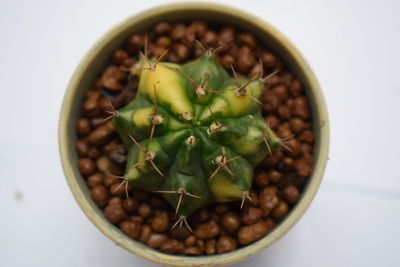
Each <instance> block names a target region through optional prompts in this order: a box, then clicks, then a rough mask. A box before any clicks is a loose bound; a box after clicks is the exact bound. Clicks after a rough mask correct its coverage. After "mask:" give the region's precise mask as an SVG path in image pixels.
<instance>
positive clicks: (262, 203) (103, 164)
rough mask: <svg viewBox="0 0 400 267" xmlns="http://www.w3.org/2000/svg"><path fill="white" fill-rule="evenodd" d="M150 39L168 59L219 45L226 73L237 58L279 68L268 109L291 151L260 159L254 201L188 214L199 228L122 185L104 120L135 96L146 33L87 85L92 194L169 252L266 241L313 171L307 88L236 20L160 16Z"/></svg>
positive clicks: (117, 153) (241, 67)
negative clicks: (179, 222)
mask: <svg viewBox="0 0 400 267" xmlns="http://www.w3.org/2000/svg"><path fill="white" fill-rule="evenodd" d="M148 38H149V56H150V57H154V56H159V55H161V54H162V53H163V52H164V51H165V50H166V49H168V48H169V49H170V52H169V53H168V55H167V57H166V60H167V61H174V62H181V63H182V62H185V61H188V60H191V59H193V58H196V57H197V56H199V55H201V53H203V52H202V50H201V49H200V48H199V47H198V46H197V45H196V44H195V42H194V40H199V41H200V42H202V43H203V44H204V45H206V46H209V47H214V48H216V47H218V46H221V47H222V48H221V50H220V52H219V53H218V55H217V56H218V58H219V61H220V62H221V64H222V65H223V66H224V67H225V68H226V69H227V70H228V71H230V68H231V65H233V66H234V67H235V69H236V70H237V71H238V72H239V74H241V75H243V76H245V77H252V76H254V75H255V74H258V73H259V72H260V70H261V66H260V65H259V64H258V62H259V59H260V60H261V62H262V64H263V69H262V71H263V72H264V75H268V74H269V73H272V72H273V71H275V70H278V69H279V70H280V72H279V73H278V74H276V75H275V76H272V77H271V78H270V79H268V80H267V81H266V90H265V93H264V96H263V97H262V102H263V106H262V111H263V116H264V117H265V120H266V122H267V123H268V124H269V126H270V127H271V128H272V129H273V130H274V131H276V133H277V135H278V136H279V137H281V138H284V139H285V145H286V146H287V147H288V148H289V149H290V150H292V151H289V150H287V149H284V148H279V149H278V150H276V151H274V153H273V157H269V158H268V159H267V160H265V161H264V162H262V163H261V164H260V165H259V166H257V167H256V169H255V177H254V183H253V188H252V190H251V192H250V196H251V198H252V200H253V201H252V202H251V203H246V205H245V207H244V208H243V209H242V210H240V208H239V206H240V203H236V202H234V203H217V204H214V205H211V206H209V207H206V208H203V209H202V210H199V211H197V212H195V213H194V214H193V215H192V216H190V218H189V224H190V225H191V227H192V228H193V230H194V232H193V233H191V232H190V231H189V230H188V229H187V228H179V227H177V228H174V229H171V226H172V224H173V223H174V222H175V221H176V218H175V216H174V211H173V209H172V208H171V207H170V206H169V204H168V203H166V201H165V200H164V199H162V198H160V197H159V196H158V195H155V194H151V193H147V192H144V191H141V190H132V189H131V188H130V187H129V188H128V189H129V198H127V197H126V194H125V187H124V186H120V187H119V184H120V183H121V180H120V179H118V178H116V177H114V176H110V175H108V173H112V174H114V175H123V172H124V167H125V163H126V151H125V149H124V147H123V145H122V143H121V140H120V139H119V137H118V136H117V134H116V133H115V130H114V128H113V126H112V124H111V123H110V122H104V119H105V118H106V117H107V116H108V114H107V111H110V110H111V105H112V106H114V107H115V108H116V109H119V108H121V107H122V106H124V105H126V104H127V103H129V102H130V101H131V100H132V99H133V98H134V97H135V95H136V88H137V85H138V80H137V78H135V77H129V76H128V75H127V73H126V71H124V68H129V67H131V66H133V65H134V64H135V63H136V62H137V61H138V53H139V51H140V50H143V48H144V44H145V37H144V34H133V35H131V36H129V37H128V38H127V40H126V43H125V44H124V45H123V46H122V47H120V48H119V49H117V50H116V51H114V52H113V53H112V54H111V55H110V61H109V64H108V65H107V66H105V67H104V69H103V70H102V71H101V73H100V74H99V76H98V79H97V80H96V81H95V82H94V83H93V87H92V88H89V89H90V90H88V91H87V93H86V98H85V99H84V101H83V103H82V112H81V118H80V119H79V120H78V121H77V123H76V131H77V141H76V143H75V148H76V151H77V155H78V157H79V159H78V161H77V167H78V169H79V171H80V172H81V173H82V175H83V177H84V178H85V179H86V182H87V184H88V187H89V188H90V191H91V196H92V199H93V201H94V202H95V203H96V204H97V205H98V206H99V207H101V208H102V209H103V211H104V216H105V217H106V218H107V219H108V220H109V221H110V222H111V223H113V224H115V225H117V226H119V227H120V229H121V231H122V232H123V233H125V234H126V235H127V236H129V237H131V238H133V239H137V240H139V241H140V242H143V243H145V244H147V245H148V246H150V247H152V248H155V249H159V250H161V251H163V252H165V253H169V254H181V255H192V256H193V255H213V254H217V253H226V252H229V251H232V250H235V249H237V248H240V247H242V246H245V245H247V244H250V243H252V242H255V241H257V240H259V239H260V238H262V237H263V236H265V235H266V234H268V232H270V231H271V229H273V227H274V226H275V225H276V224H277V223H279V222H280V221H281V220H283V219H284V218H285V217H286V215H287V214H288V212H289V211H290V209H291V208H292V207H293V206H294V205H295V204H296V203H297V202H298V201H299V199H300V198H301V193H302V189H303V187H304V185H305V183H306V182H307V179H308V177H309V176H310V175H311V173H312V170H313V144H314V141H315V138H316V137H315V136H314V133H313V130H312V122H311V109H310V105H309V103H308V99H307V97H306V95H305V92H304V89H305V88H303V86H302V84H301V82H300V81H299V80H298V79H296V77H295V76H294V75H293V74H292V73H290V72H289V71H288V70H287V69H286V67H285V65H284V64H283V62H282V61H280V59H279V58H277V57H276V56H275V55H274V54H273V52H272V51H270V50H268V49H265V48H263V47H261V46H260V45H259V44H258V40H257V39H256V38H255V37H254V36H253V35H252V34H250V33H247V32H240V31H239V30H238V29H235V28H233V27H231V26H222V27H221V26H220V25H210V24H206V23H204V22H202V21H193V22H192V23H189V24H181V23H169V22H161V23H157V24H155V25H154V27H153V28H152V30H150V31H148ZM108 98H109V99H110V100H108ZM110 101H111V102H110Z"/></svg>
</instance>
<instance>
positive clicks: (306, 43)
mask: <svg viewBox="0 0 400 267" xmlns="http://www.w3.org/2000/svg"><path fill="white" fill-rule="evenodd" d="M33 2H34V1H11V0H10V1H1V2H0V92H1V95H0V119H1V120H0V121H1V129H0V177H1V178H0V179H1V180H0V266H2V267H8V266H77V267H78V266H144V267H150V266H158V265H156V264H153V263H150V262H147V261H145V260H142V259H141V258H138V257H136V256H133V255H130V254H129V253H128V252H126V251H124V250H123V249H121V248H119V247H117V246H116V245H115V244H113V243H112V242H111V241H110V240H108V239H107V238H106V237H105V236H103V235H102V234H101V233H100V231H98V230H97V229H96V228H95V227H94V226H93V225H92V224H91V223H90V222H89V220H88V219H87V218H86V217H85V216H84V214H83V213H82V212H81V211H80V209H79V207H78V205H77V204H76V203H75V201H74V200H73V198H72V195H71V193H70V192H69V189H68V187H67V184H66V182H65V179H64V176H63V173H62V170H61V164H60V160H59V156H58V148H57V124H58V116H59V111H60V106H61V101H62V98H63V94H64V91H65V88H66V86H67V83H68V80H69V78H70V77H71V74H72V72H73V71H74V68H75V67H76V66H77V64H78V62H79V61H80V59H81V58H82V56H83V55H84V53H85V52H86V51H87V50H88V49H89V47H90V46H91V45H92V44H93V43H94V42H95V41H96V40H97V39H98V38H99V37H100V35H101V34H102V33H104V32H105V31H107V30H108V29H109V28H110V27H111V26H113V25H114V24H116V23H117V22H119V21H120V20H122V19H123V18H125V17H127V16H128V15H131V14H132V13H135V12H138V11H140V10H143V9H145V8H148V7H151V6H154V5H156V4H159V3H163V2H168V1H154V0H146V1H132V0H130V1H116V0H113V1H95V0H92V1H82V0H79V1H78V0H76V1H72V0H70V1H58V2H56V1H36V3H33ZM219 2H222V3H227V4H231V5H233V6H236V7H240V8H243V9H245V10H247V11H249V12H251V13H253V14H255V15H258V16H259V17H262V18H264V19H265V20H267V21H269V22H270V23H272V24H273V25H275V26H276V27H277V28H278V29H280V30H281V31H282V32H283V33H284V34H286V35H287V36H288V37H289V38H290V39H291V40H292V41H293V42H294V43H295V44H296V45H297V47H298V48H299V49H300V50H301V51H302V52H303V54H304V56H305V57H306V58H307V59H308V61H309V62H310V64H311V66H312V67H313V69H314V70H315V72H316V75H317V77H318V79H319V81H320V83H321V85H322V87H323V90H324V94H325V97H326V100H327V103H328V108H329V115H330V122H331V136H332V139H331V150H330V161H329V163H328V168H327V171H326V175H325V179H324V181H323V183H322V185H321V188H320V191H319V193H318V194H317V197H316V199H315V201H314V202H313V204H312V205H311V207H310V209H309V210H308V212H307V213H306V214H305V215H304V217H303V218H302V219H301V221H300V222H299V223H298V224H297V225H296V226H295V227H294V228H293V229H292V230H291V231H290V232H289V233H288V234H287V235H286V236H285V237H283V238H282V239H281V240H280V241H279V242H277V243H276V244H274V245H273V246H272V247H270V248H269V249H268V250H266V251H264V252H263V253H261V254H259V255H258V256H256V257H253V258H251V259H250V260H249V261H246V262H244V263H239V264H237V265H235V266H236V267H241V266H254V267H261V266H269V267H275V266H289V267H290V266H296V267H298V266H307V267H310V266H400V242H399V241H400V171H399V167H400V156H399V150H400V145H399V133H400V126H399V122H400V120H399V116H400V103H399V101H400V93H399V92H400V91H399V90H400V78H399V77H400V72H399V71H400V52H399V51H400V16H399V13H400V5H399V2H397V3H396V1H317V0H314V1H293V2H290V1H282V0H280V1H268V0H262V1H261V0H260V1H255V0H253V1H252V0H246V1H239V0H237V1H235V0H231V1H227V0H225V1H219Z"/></svg>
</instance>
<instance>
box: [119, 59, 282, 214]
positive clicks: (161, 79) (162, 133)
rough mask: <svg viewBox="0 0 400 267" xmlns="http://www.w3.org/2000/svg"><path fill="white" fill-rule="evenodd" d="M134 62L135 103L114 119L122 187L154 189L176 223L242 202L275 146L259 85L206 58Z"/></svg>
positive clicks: (277, 141) (274, 138)
mask: <svg viewBox="0 0 400 267" xmlns="http://www.w3.org/2000/svg"><path fill="white" fill-rule="evenodd" d="M141 64H142V65H141V67H142V68H141V69H140V70H135V71H133V72H132V73H134V74H135V75H138V76H139V79H140V80H139V87H138V93H137V96H136V98H135V99H134V100H133V101H132V102H131V103H130V104H128V105H127V106H125V107H124V108H122V109H120V110H118V112H117V113H116V115H115V117H114V118H113V123H114V126H115V128H116V129H117V131H118V133H119V135H120V137H121V139H122V141H123V143H124V145H125V146H126V148H127V149H128V151H129V154H128V161H127V166H126V171H125V177H126V179H127V181H128V182H129V184H130V185H131V186H132V187H134V188H141V189H144V190H147V191H152V192H159V193H160V194H162V195H163V196H164V197H165V199H166V200H167V201H168V202H169V203H170V204H171V205H172V206H174V207H175V208H176V212H177V215H179V216H180V218H186V217H187V216H189V215H190V214H191V213H193V212H194V211H196V210H198V209H200V208H202V207H204V206H206V205H208V204H210V203H212V202H228V201H237V200H244V199H245V198H246V197H247V198H249V196H248V192H249V190H250V188H251V185H252V180H253V169H254V166H256V165H257V164H259V163H260V162H261V161H262V160H264V159H265V158H266V157H267V156H268V155H269V154H270V153H271V150H272V149H275V148H277V147H278V146H279V145H280V144H281V140H280V139H279V138H278V137H277V136H276V135H275V134H274V133H273V132H272V130H271V129H270V128H269V127H268V126H267V124H266V123H265V121H264V119H263V117H262V116H261V109H260V105H259V103H258V102H259V101H258V99H259V98H260V97H261V95H262V93H263V90H264V83H263V81H262V80H261V79H251V80H250V79H236V78H233V77H231V76H230V75H229V74H228V72H227V71H226V70H225V69H224V68H223V67H222V66H221V65H220V64H219V63H218V62H217V60H216V58H215V56H213V55H209V54H207V55H203V56H201V57H199V58H198V59H196V60H194V61H191V62H188V63H186V64H184V65H178V64H172V63H166V62H157V63H154V62H150V61H142V63H141Z"/></svg>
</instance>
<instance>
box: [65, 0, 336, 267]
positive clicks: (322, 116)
mask: <svg viewBox="0 0 400 267" xmlns="http://www.w3.org/2000/svg"><path fill="white" fill-rule="evenodd" d="M186 9H191V10H203V11H204V10H206V11H210V12H215V13H224V14H226V15H228V16H232V17H237V18H239V19H241V20H244V21H249V22H251V24H253V25H256V26H257V27H259V28H260V29H262V30H263V32H264V33H265V32H268V33H269V34H271V35H272V36H274V38H276V39H277V41H278V42H279V44H280V45H281V46H284V47H285V48H286V50H287V51H289V52H290V53H291V56H292V58H294V60H295V61H296V62H297V63H298V65H299V66H300V67H301V69H302V71H303V72H304V76H305V77H306V78H307V80H308V82H309V87H310V91H312V94H313V97H314V101H315V102H316V103H315V105H316V107H315V112H316V113H317V117H318V119H319V121H317V120H316V119H315V120H314V124H316V125H317V126H314V127H319V132H320V135H319V136H320V141H319V151H318V152H319V153H318V157H316V158H315V162H314V170H313V173H312V176H311V177H310V178H309V182H308V184H307V186H306V188H305V189H304V190H303V193H302V197H301V199H300V200H299V202H298V203H297V204H296V206H295V207H294V208H293V209H292V210H291V212H290V213H289V214H288V215H287V216H286V218H285V219H284V220H283V221H282V222H281V223H280V224H279V225H277V226H276V227H275V228H274V229H273V230H272V231H271V232H269V233H268V234H267V235H266V236H265V237H263V238H262V239H260V240H258V241H256V242H254V243H252V244H250V245H247V246H245V247H243V248H240V249H237V250H234V251H232V252H229V253H225V254H222V255H221V254H216V255H209V256H195V257H193V256H179V255H169V254H164V253H162V252H160V251H158V250H154V249H151V248H149V247H148V246H146V245H144V244H142V243H140V242H139V241H135V240H133V239H131V238H129V237H127V236H125V235H124V234H123V233H122V232H121V231H120V230H119V229H118V228H117V227H115V226H114V225H112V224H111V223H109V222H108V221H106V219H105V218H104V217H103V215H102V214H99V212H98V210H96V209H95V208H94V207H93V203H92V202H91V200H89V199H88V198H87V196H85V193H84V192H83V190H82V188H81V187H80V185H79V184H78V182H77V179H82V178H81V177H80V176H79V177H77V175H76V171H74V168H75V169H76V166H75V165H76V164H75V162H73V160H72V159H71V157H70V156H68V155H70V152H71V149H72V150H74V147H72V148H71V145H70V143H69V142H68V141H67V139H68V138H69V136H68V134H67V128H68V122H69V119H70V114H71V111H72V108H71V107H72V103H73V102H74V99H75V92H76V88H77V86H78V82H79V81H80V78H81V77H82V75H83V73H84V72H85V70H86V69H87V67H88V65H89V62H90V61H91V60H92V59H93V58H95V57H96V55H97V53H98V51H99V50H100V48H101V47H103V46H106V45H107V43H108V41H109V40H111V39H113V38H115V36H117V35H118V34H120V33H122V32H124V31H126V30H127V29H128V28H129V26H130V25H134V24H136V23H138V22H140V21H141V20H144V19H145V18H147V17H154V16H155V15H156V14H160V13H174V12H176V11H178V10H186ZM314 115H315V114H313V118H315V116H314ZM58 137H59V140H58V141H59V151H60V157H61V162H62V167H63V170H64V175H65V177H66V180H67V183H68V185H69V187H70V190H71V192H72V193H73V196H74V198H75V200H76V202H77V203H78V204H79V206H80V208H81V209H82V211H83V212H84V213H85V215H86V216H87V217H88V218H89V220H90V221H91V222H92V223H93V224H94V225H95V226H96V227H97V228H98V229H99V230H100V231H101V232H103V234H105V235H106V236H107V237H108V238H110V239H111V240H112V241H113V242H115V243H116V244H117V245H118V246H121V247H123V248H124V249H126V250H127V251H129V252H131V253H133V254H135V255H137V256H140V257H142V258H145V259H147V260H150V261H153V262H156V263H160V264H168V265H173V266H217V265H223V264H229V263H234V262H237V261H239V260H242V259H245V258H247V257H249V256H251V255H254V254H257V253H258V252H260V251H262V250H264V249H266V248H267V247H268V246H270V245H271V244H273V243H274V242H276V241H277V240H278V239H280V238H281V237H282V236H283V235H284V234H285V233H286V232H287V231H289V230H290V229H291V228H292V227H293V226H294V225H295V224H296V223H297V221H298V220H299V219H300V218H301V217H302V215H303V214H304V212H305V211H306V209H307V208H308V207H309V205H310V203H311V201H312V200H313V198H314V196H315V194H316V192H317V190H318V188H319V185H320V183H321V180H322V177H323V174H324V171H325V168H326V164H327V161H328V152H329V119H328V112H327V107H326V104H325V100H324V97H323V94H322V91H321V88H320V86H319V84H318V81H317V79H316V77H315V75H314V73H313V71H312V70H311V68H310V66H309V64H308V63H307V61H306V60H305V59H304V57H303V56H302V55H301V53H300V52H299V51H298V50H297V48H296V47H295V46H294V45H293V44H292V43H291V41H289V40H288V38H286V37H285V36H284V35H283V34H282V33H281V32H279V31H278V30H277V29H276V28H275V27H274V26H272V25H270V24H269V23H267V22H265V21H264V20H262V19H261V18H258V17H256V16H254V15H252V14H250V13H248V12H246V11H243V10H241V9H238V8H235V7H231V6H228V5H224V4H217V3H213V2H197V1H189V2H187V1H185V2H175V3H168V4H162V5H158V6H155V7H152V8H150V9H146V10H144V11H141V12H139V13H137V14H134V15H131V16H129V17H128V18H126V19H124V20H122V21H121V22H119V23H118V24H116V25H115V26H114V27H112V28H111V29H110V30H109V31H107V32H106V33H105V34H103V35H102V36H101V38H100V39H99V40H98V41H96V43H95V44H94V45H93V46H92V47H91V48H90V49H89V51H88V52H87V53H86V54H85V56H84V58H83V59H82V60H81V62H80V63H79V65H78V67H77V68H76V70H75V72H74V74H73V76H72V78H71V80H70V82H69V84H68V87H67V90H66V93H65V95H64V100H63V104H62V108H61V112H60V121H59V128H58ZM315 147H316V145H315ZM314 149H315V148H314ZM89 198H90V196H89Z"/></svg>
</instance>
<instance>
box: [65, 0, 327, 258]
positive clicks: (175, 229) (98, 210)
mask: <svg viewBox="0 0 400 267" xmlns="http://www.w3.org/2000/svg"><path fill="white" fill-rule="evenodd" d="M59 142H60V153H61V159H62V163H63V167H64V172H65V175H66V178H67V181H68V184H69V186H70V188H71V191H72V193H73V194H74V197H75V199H76V200H77V202H78V204H79V205H80V207H81V209H82V210H83V211H84V212H85V214H86V215H87V216H88V218H89V219H90V220H91V221H92V222H93V223H94V224H95V225H96V226H97V227H98V228H99V229H100V230H101V231H102V232H103V233H104V234H105V235H107V236H108V237H109V238H110V239H112V240H113V241H114V242H115V243H116V244H118V245H120V246H121V247H123V248H125V249H127V250H128V251H130V252H132V253H134V254H136V255H139V256H141V257H143V258H146V259H149V260H152V261H155V262H159V263H162V264H168V265H176V266H189V265H190V266H211V265H222V264H227V263H232V262H235V261H238V260H241V259H244V258H246V257H248V256H250V255H253V254H255V253H257V252H259V251H260V250H262V249H265V248H266V247H268V246H269V245H270V244H272V243H273V242H275V241H276V240H278V239H279V238H280V237H281V236H282V235H283V234H285V233H286V232H287V231H288V230H289V229H290V228H291V227H292V226H293V225H294V224H295V223H296V222H297V220H298V219H299V218H300V217H301V216H302V214H303V213H304V212H305V210H306V208H307V207H308V206H309V204H310V202H311V200H312V199H313V197H314V195H315V193H316V191H317V189H318V186H319V183H320V181H321V179H322V175H323V172H324V169H325V165H326V162H327V157H328V156H327V155H328V142H329V127H328V117H327V111H326V106H325V103H324V99H323V96H322V92H321V89H320V88H319V85H318V83H317V81H316V78H315V77H314V74H313V73H312V71H311V69H310V67H309V66H308V64H307V63H306V61H305V60H304V58H303V57H302V56H301V54H300V53H299V52H298V51H297V49H296V48H295V47H294V46H293V45H292V44H291V43H290V42H289V41H288V40H287V39H286V38H285V37H284V36H283V35H282V34H281V33H279V32H278V31H277V30H276V29H274V28H273V27H272V26H271V25H269V24H267V23H265V22H263V21H262V20H260V19H258V18H255V17H253V16H251V15H249V14H247V13H245V12H243V11H241V10H237V9H235V8H231V7H227V6H223V5H219V4H210V3H201V2H200V3H198V2H185V3H176V4H168V5H164V6H161V7H157V8H153V9H150V10H147V11H144V12H142V13H140V14H137V15H134V16H132V17H130V18H128V19H127V20H125V21H123V22H122V23H120V24H119V25H117V26H115V27H114V28H113V29H112V30H111V31H109V32H108V33H106V34H105V35H104V36H103V37H102V38H101V39H100V40H99V41H98V42H97V43H96V44H95V45H94V46H93V48H92V49H91V50H90V51H89V52H88V53H87V55H86V56H85V58H84V59H83V60H82V62H81V63H80V65H79V66H78V68H77V70H76V72H75V74H74V75H73V77H72V79H71V82H70V84H69V86H68V90H67V93H66V95H65V99H64V103H63V107H62V111H61V118H60V126H59ZM222 253H224V254H223V257H221V254H222Z"/></svg>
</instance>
